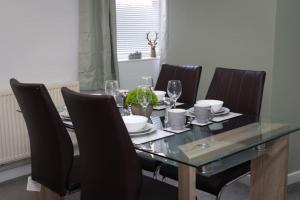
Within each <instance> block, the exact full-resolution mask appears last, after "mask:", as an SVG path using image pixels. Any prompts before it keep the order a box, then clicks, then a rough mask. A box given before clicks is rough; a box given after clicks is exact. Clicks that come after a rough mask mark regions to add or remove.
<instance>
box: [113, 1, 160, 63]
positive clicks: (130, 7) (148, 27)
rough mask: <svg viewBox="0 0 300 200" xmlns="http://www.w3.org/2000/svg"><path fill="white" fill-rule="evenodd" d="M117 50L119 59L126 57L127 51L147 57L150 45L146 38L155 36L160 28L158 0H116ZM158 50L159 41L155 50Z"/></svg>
mask: <svg viewBox="0 0 300 200" xmlns="http://www.w3.org/2000/svg"><path fill="white" fill-rule="evenodd" d="M116 9H117V13H116V14H117V52H118V57H119V59H126V58H128V54H129V53H133V52H135V51H140V52H142V56H143V57H149V53H150V46H149V45H148V41H147V39H146V33H147V32H150V35H149V38H150V39H151V40H153V39H154V38H155V32H157V33H159V30H160V0H116ZM158 50H159V42H158V44H157V46H156V52H157V53H158Z"/></svg>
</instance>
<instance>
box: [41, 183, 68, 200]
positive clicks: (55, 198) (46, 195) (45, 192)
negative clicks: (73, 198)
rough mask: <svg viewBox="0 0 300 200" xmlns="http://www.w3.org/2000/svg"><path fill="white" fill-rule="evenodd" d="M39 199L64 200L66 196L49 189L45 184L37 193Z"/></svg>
mask: <svg viewBox="0 0 300 200" xmlns="http://www.w3.org/2000/svg"><path fill="white" fill-rule="evenodd" d="M36 199H37V200H63V199H64V197H62V196H60V195H59V194H57V193H55V192H53V191H51V190H49V189H48V188H47V187H45V186H41V191H40V192H37V194H36Z"/></svg>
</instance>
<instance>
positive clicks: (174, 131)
mask: <svg viewBox="0 0 300 200" xmlns="http://www.w3.org/2000/svg"><path fill="white" fill-rule="evenodd" d="M163 130H164V131H168V132H172V133H183V132H186V131H189V130H191V129H190V128H186V127H185V128H184V129H182V130H173V129H171V127H168V128H164V129H163Z"/></svg>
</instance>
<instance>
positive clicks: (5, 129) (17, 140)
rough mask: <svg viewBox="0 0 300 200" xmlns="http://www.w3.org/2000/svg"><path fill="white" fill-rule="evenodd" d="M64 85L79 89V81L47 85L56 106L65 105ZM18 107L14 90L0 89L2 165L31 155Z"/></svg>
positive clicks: (0, 157) (23, 122)
mask: <svg viewBox="0 0 300 200" xmlns="http://www.w3.org/2000/svg"><path fill="white" fill-rule="evenodd" d="M63 86H65V87H68V88H70V89H72V90H75V91H79V84H78V82H77V81H74V82H66V83H55V84H49V85H47V88H48V91H49V93H50V96H51V98H52V100H53V102H54V104H55V105H56V106H62V105H64V101H63V98H62V95H61V91H60V89H61V87H63ZM18 108H19V107H18V105H17V101H16V99H15V97H14V95H13V93H12V90H9V89H8V90H5V91H0V165H1V164H6V163H9V162H12V161H17V160H21V159H24V158H28V157H29V156H30V147H29V139H28V134H27V129H26V125H25V121H24V119H23V116H22V114H21V113H19V112H17V111H16V110H17V109H18Z"/></svg>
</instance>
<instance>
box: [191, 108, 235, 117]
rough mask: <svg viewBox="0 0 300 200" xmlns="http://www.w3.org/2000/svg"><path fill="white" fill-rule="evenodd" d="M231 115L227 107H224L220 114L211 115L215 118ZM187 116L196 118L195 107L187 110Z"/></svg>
mask: <svg viewBox="0 0 300 200" xmlns="http://www.w3.org/2000/svg"><path fill="white" fill-rule="evenodd" d="M228 113H230V109H229V108H226V107H222V108H221V109H220V110H219V111H218V112H216V113H211V114H212V115H213V116H220V115H226V114H228ZM187 115H188V116H194V115H195V111H194V107H191V108H189V109H188V110H187Z"/></svg>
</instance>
